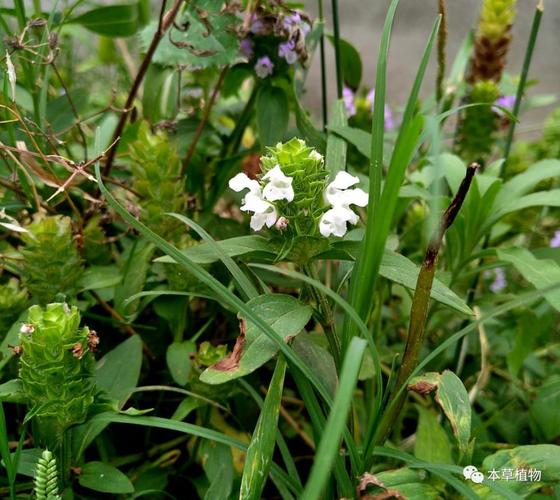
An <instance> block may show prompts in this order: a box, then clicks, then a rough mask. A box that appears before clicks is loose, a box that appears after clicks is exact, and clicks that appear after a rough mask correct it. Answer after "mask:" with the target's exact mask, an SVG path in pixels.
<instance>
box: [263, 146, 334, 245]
mask: <svg viewBox="0 0 560 500" xmlns="http://www.w3.org/2000/svg"><path fill="white" fill-rule="evenodd" d="M267 149H268V154H267V155H266V156H263V157H262V158H261V165H262V172H263V176H264V175H266V173H267V172H268V171H269V170H272V169H273V168H274V167H275V166H276V165H278V166H280V169H281V170H282V172H283V173H284V175H286V176H288V177H291V178H292V179H293V181H292V188H293V190H294V199H293V201H291V202H287V201H279V202H277V206H278V207H279V213H280V214H281V215H282V216H284V217H286V219H287V220H288V222H289V224H288V226H287V234H292V235H293V234H297V235H305V234H309V235H313V234H316V233H317V232H318V231H317V222H318V220H319V217H320V216H321V215H322V213H323V212H324V206H325V203H324V201H323V192H324V190H325V188H326V185H327V180H328V172H327V169H326V168H325V163H324V161H323V157H322V156H321V155H320V154H319V153H318V152H317V151H315V150H314V149H313V148H311V147H309V146H307V144H306V143H305V142H304V141H302V140H301V139H297V138H293V139H291V140H289V141H288V142H286V143H278V144H277V145H276V146H274V147H269V148H267Z"/></svg>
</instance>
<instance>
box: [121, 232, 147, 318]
mask: <svg viewBox="0 0 560 500" xmlns="http://www.w3.org/2000/svg"><path fill="white" fill-rule="evenodd" d="M153 254H154V245H152V244H151V243H150V242H148V241H146V240H143V239H141V240H137V241H135V242H134V244H133V245H132V246H131V247H130V248H128V249H127V250H126V251H125V252H124V253H123V254H122V255H121V258H120V260H119V265H120V267H121V269H122V274H123V277H122V283H121V284H119V285H118V286H117V287H115V297H114V299H113V300H114V307H115V310H116V311H117V312H118V313H119V314H120V315H121V316H123V317H129V318H134V316H135V313H137V312H138V311H136V308H137V307H138V304H139V301H135V302H133V303H132V305H131V304H128V303H127V306H126V307H125V305H124V303H125V301H126V300H127V299H128V298H129V297H130V296H131V295H134V294H136V293H138V292H141V291H142V290H143V288H144V283H145V282H146V276H147V274H148V270H149V268H150V260H151V258H152V256H153ZM131 311H134V313H131Z"/></svg>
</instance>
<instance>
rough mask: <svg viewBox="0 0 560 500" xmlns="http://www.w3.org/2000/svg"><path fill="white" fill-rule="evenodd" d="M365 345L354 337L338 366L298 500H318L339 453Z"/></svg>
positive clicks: (362, 340)
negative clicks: (330, 403) (330, 402)
mask: <svg viewBox="0 0 560 500" xmlns="http://www.w3.org/2000/svg"><path fill="white" fill-rule="evenodd" d="M366 346H367V342H366V341H365V340H364V339H360V338H358V337H354V338H353V339H352V342H350V345H349V346H348V350H347V352H346V355H345V356H344V362H343V363H342V370H341V372H340V383H339V386H338V390H337V391H336V396H335V398H334V403H333V406H332V408H331V411H330V413H329V417H328V419H327V424H326V426H325V430H324V432H323V437H322V439H321V442H320V443H319V447H318V448H317V454H316V455H315V461H314V463H313V467H312V468H311V474H310V476H309V480H308V482H307V484H306V485H305V489H304V490H303V495H302V496H301V499H302V500H315V499H318V498H321V492H322V491H323V489H324V487H325V484H326V482H327V480H328V478H329V476H330V472H331V468H332V465H333V463H334V460H335V458H336V456H337V455H338V452H339V451H338V450H339V444H340V440H341V438H342V434H343V432H344V429H345V428H346V423H347V420H348V413H349V411H350V407H351V405H352V396H353V393H354V388H355V386H356V382H357V380H358V374H359V372H360V367H361V365H362V358H363V356H364V352H365V349H366Z"/></svg>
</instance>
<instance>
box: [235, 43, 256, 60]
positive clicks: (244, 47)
mask: <svg viewBox="0 0 560 500" xmlns="http://www.w3.org/2000/svg"><path fill="white" fill-rule="evenodd" d="M254 47H255V42H253V40H251V39H250V38H244V39H243V40H241V43H240V44H239V48H240V49H241V53H242V54H243V55H244V56H245V57H247V58H251V57H253V53H254V50H253V48H254Z"/></svg>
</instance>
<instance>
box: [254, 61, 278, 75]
mask: <svg viewBox="0 0 560 500" xmlns="http://www.w3.org/2000/svg"><path fill="white" fill-rule="evenodd" d="M273 68H274V64H273V63H272V61H271V60H270V57H268V56H263V57H259V58H258V59H257V63H256V64H255V73H256V74H257V76H258V77H259V78H266V77H267V76H269V75H272V69H273Z"/></svg>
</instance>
